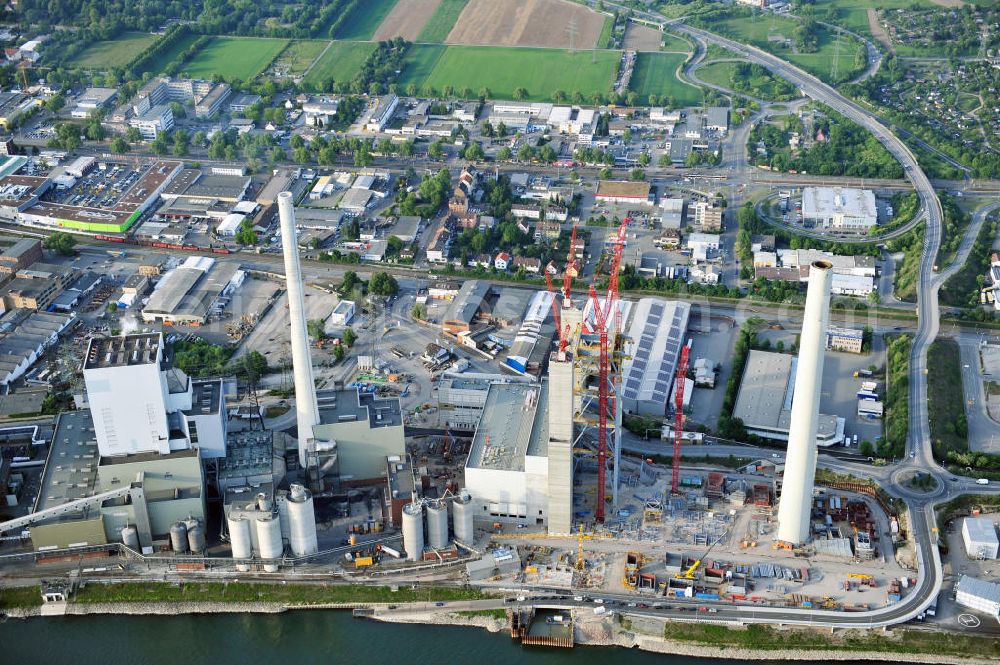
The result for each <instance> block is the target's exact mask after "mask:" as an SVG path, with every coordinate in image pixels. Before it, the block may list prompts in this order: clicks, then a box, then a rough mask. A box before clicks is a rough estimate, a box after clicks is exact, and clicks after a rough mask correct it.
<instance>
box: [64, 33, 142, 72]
mask: <svg viewBox="0 0 1000 665" xmlns="http://www.w3.org/2000/svg"><path fill="white" fill-rule="evenodd" d="M156 39H157V37H156V35H150V34H147V33H145V32H123V33H122V34H121V35H119V36H118V37H117V38H116V39H112V40H109V41H105V42H95V43H94V44H93V45H92V46H91V47H90V48H88V49H87V50H86V51H84V52H83V53H81V54H80V56H79V57H78V58H77V60H76V63H75V64H76V66H77V67H82V68H84V69H110V68H112V67H123V66H125V65H126V64H128V62H129V61H130V60H131V59H132V58H134V57H135V56H137V55H139V54H140V53H142V52H143V51H145V50H146V49H147V48H149V47H150V46H151V45H152V44H153V42H155V41H156Z"/></svg>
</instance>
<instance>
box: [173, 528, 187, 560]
mask: <svg viewBox="0 0 1000 665" xmlns="http://www.w3.org/2000/svg"><path fill="white" fill-rule="evenodd" d="M170 549H172V550H173V551H174V553H175V554H184V553H185V552H187V551H188V530H187V526H186V525H185V524H184V522H174V523H173V524H171V525H170Z"/></svg>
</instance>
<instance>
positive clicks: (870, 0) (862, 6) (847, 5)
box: [816, 0, 943, 39]
mask: <svg viewBox="0 0 1000 665" xmlns="http://www.w3.org/2000/svg"><path fill="white" fill-rule="evenodd" d="M914 5H917V6H918V7H921V8H935V7H936V8H938V9H943V8H942V7H940V6H938V5H935V4H934V3H933V2H930V0H817V2H816V7H817V8H822V9H835V10H836V11H837V18H836V19H834V20H831V19H825V20H826V21H827V22H828V23H833V24H834V25H839V26H842V27H844V28H847V29H848V30H852V31H854V32H856V33H858V34H859V35H861V36H862V37H867V38H869V39H872V33H871V30H869V29H868V9H869V8H871V9H909V8H910V7H912V6H914Z"/></svg>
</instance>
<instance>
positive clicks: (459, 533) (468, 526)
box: [451, 493, 476, 545]
mask: <svg viewBox="0 0 1000 665" xmlns="http://www.w3.org/2000/svg"><path fill="white" fill-rule="evenodd" d="M472 513H473V510H472V497H471V496H469V495H468V494H464V493H463V494H462V495H460V496H458V497H456V498H455V500H454V501H453V502H452V504H451V516H452V519H453V520H454V524H455V540H457V541H458V542H460V543H462V544H463V545H472V543H473V542H474V541H475V540H476V531H475V529H474V528H473V526H472Z"/></svg>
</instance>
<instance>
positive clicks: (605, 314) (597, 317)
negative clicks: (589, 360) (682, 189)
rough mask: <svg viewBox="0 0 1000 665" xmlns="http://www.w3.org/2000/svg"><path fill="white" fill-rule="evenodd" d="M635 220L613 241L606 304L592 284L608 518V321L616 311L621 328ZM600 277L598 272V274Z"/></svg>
mask: <svg viewBox="0 0 1000 665" xmlns="http://www.w3.org/2000/svg"><path fill="white" fill-rule="evenodd" d="M630 221H632V220H631V219H630V218H628V217H626V218H625V219H624V220H622V224H621V227H619V229H618V234H617V236H616V237H615V239H614V240H613V241H612V247H611V272H610V275H609V278H608V291H607V294H606V295H605V296H604V306H603V307H602V306H601V303H600V301H598V299H597V289H596V288H595V287H594V285H591V287H590V298H591V300H592V301H593V307H594V323H595V325H596V327H597V333H598V335H599V338H600V344H601V355H600V360H599V364H598V381H599V383H598V392H597V394H598V406H597V408H598V425H597V510H596V511H595V513H594V518H595V519H596V520H597V521H598V522H604V503H605V492H606V488H605V483H606V475H607V459H608V407H609V404H610V406H611V408H612V409H614V408H615V406H616V405H615V404H614V397H613V396H612V395H611V390H610V389H611V387H612V384H611V376H610V375H611V358H610V353H609V349H608V343H609V340H608V323H609V319H610V317H611V316H612V315H613V316H614V317H615V318H614V326H615V334H616V335H618V334H619V333H620V332H621V312H620V310H619V308H618V271H619V269H620V268H621V263H622V252H623V250H624V249H625V239H626V238H627V236H628V224H629V222H630ZM594 278H595V279H596V278H597V276H596V275H595V276H594Z"/></svg>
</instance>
